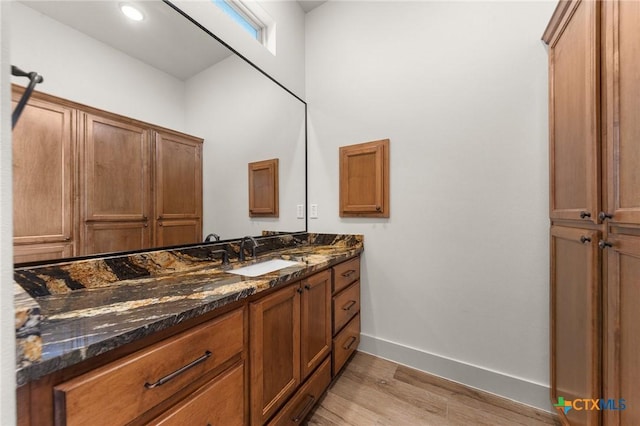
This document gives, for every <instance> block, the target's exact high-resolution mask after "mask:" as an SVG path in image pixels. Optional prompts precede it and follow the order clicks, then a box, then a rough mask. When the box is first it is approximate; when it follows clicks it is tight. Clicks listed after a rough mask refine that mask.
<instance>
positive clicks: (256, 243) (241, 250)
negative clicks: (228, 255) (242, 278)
mask: <svg viewBox="0 0 640 426" xmlns="http://www.w3.org/2000/svg"><path fill="white" fill-rule="evenodd" d="M247 241H251V243H252V244H253V247H252V248H251V257H256V247H258V246H259V245H260V244H258V242H257V241H256V239H255V238H253V237H251V236H249V235H247V236H246V237H242V240H240V253H238V260H240V262H244V259H245V257H244V245H245V243H246V242H247Z"/></svg>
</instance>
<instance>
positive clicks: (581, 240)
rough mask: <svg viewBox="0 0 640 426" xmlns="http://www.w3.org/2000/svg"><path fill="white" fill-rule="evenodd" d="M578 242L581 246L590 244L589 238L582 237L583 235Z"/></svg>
mask: <svg viewBox="0 0 640 426" xmlns="http://www.w3.org/2000/svg"><path fill="white" fill-rule="evenodd" d="M580 242H581V243H582V244H584V243H590V242H591V238H589V237H586V236H584V235H583V236H581V237H580Z"/></svg>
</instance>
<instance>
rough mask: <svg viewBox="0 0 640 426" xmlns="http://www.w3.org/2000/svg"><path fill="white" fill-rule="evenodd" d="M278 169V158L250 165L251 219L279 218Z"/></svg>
mask: <svg viewBox="0 0 640 426" xmlns="http://www.w3.org/2000/svg"><path fill="white" fill-rule="evenodd" d="M278 168H279V161H278V159H277V158H274V159H271V160H264V161H256V162H253V163H249V217H278V215H279V208H280V206H279V204H280V200H279V197H280V194H279V192H280V188H279V187H280V183H279V180H280V178H279V170H278Z"/></svg>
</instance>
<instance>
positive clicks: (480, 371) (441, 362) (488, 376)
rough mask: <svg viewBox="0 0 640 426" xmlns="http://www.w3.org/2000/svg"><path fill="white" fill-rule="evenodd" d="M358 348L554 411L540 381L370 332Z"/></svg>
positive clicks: (364, 335) (470, 385) (546, 388)
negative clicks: (484, 366)
mask: <svg viewBox="0 0 640 426" xmlns="http://www.w3.org/2000/svg"><path fill="white" fill-rule="evenodd" d="M358 350H359V351H361V352H366V353H368V354H371V355H375V356H378V357H380V358H385V359H388V360H390V361H393V362H396V363H398V364H402V365H406V366H407V367H411V368H415V369H416V370H420V371H424V372H426V373H429V374H433V375H435V376H439V377H442V378H445V379H448V380H452V381H454V382H458V383H461V384H463V385H465V386H469V387H472V388H476V389H480V390H482V391H485V392H490V393H493V394H496V395H498V396H501V397H503V398H507V399H512V400H514V401H518V402H521V403H523V404H526V405H530V406H532V407H535V408H538V409H540V410H544V411H548V412H554V410H553V407H552V405H551V401H550V399H549V388H548V387H547V386H544V385H540V384H538V383H534V382H530V381H527V380H523V379H520V378H517V377H513V376H508V375H506V374H502V373H498V372H495V371H491V370H486V369H484V368H480V367H477V366H474V365H470V364H465V363H463V362H460V361H456V360H453V359H450V358H445V357H442V356H439V355H434V354H431V353H429V352H424V351H421V350H419V349H414V348H410V347H408V346H403V345H401V344H398V343H394V342H390V341H388V340H384V339H380V338H377V337H373V336H369V335H366V334H361V335H360V345H359V347H358Z"/></svg>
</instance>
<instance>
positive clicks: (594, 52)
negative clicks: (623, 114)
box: [549, 1, 600, 223]
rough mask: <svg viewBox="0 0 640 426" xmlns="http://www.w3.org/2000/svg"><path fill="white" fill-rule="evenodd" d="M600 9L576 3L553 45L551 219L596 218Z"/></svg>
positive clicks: (550, 128)
mask: <svg viewBox="0 0 640 426" xmlns="http://www.w3.org/2000/svg"><path fill="white" fill-rule="evenodd" d="M599 8H600V4H599V2H595V1H576V2H574V3H573V4H572V5H571V9H570V10H569V11H568V12H567V13H566V15H565V22H564V23H563V24H561V29H560V30H559V31H558V32H557V34H556V35H555V37H554V38H553V39H552V40H551V43H550V45H549V83H550V87H549V95H550V104H549V131H550V135H549V140H550V147H549V154H550V156H551V170H550V173H551V176H550V180H551V194H550V197H551V199H550V210H551V211H550V216H551V219H577V220H584V221H591V222H594V223H597V221H598V213H599V206H600V200H599V196H600V191H599V185H600V183H599V182H600V173H599V168H600V162H599V149H600V147H599V129H598V114H599V107H600V102H599V72H598V70H599V40H600V39H599Z"/></svg>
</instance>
